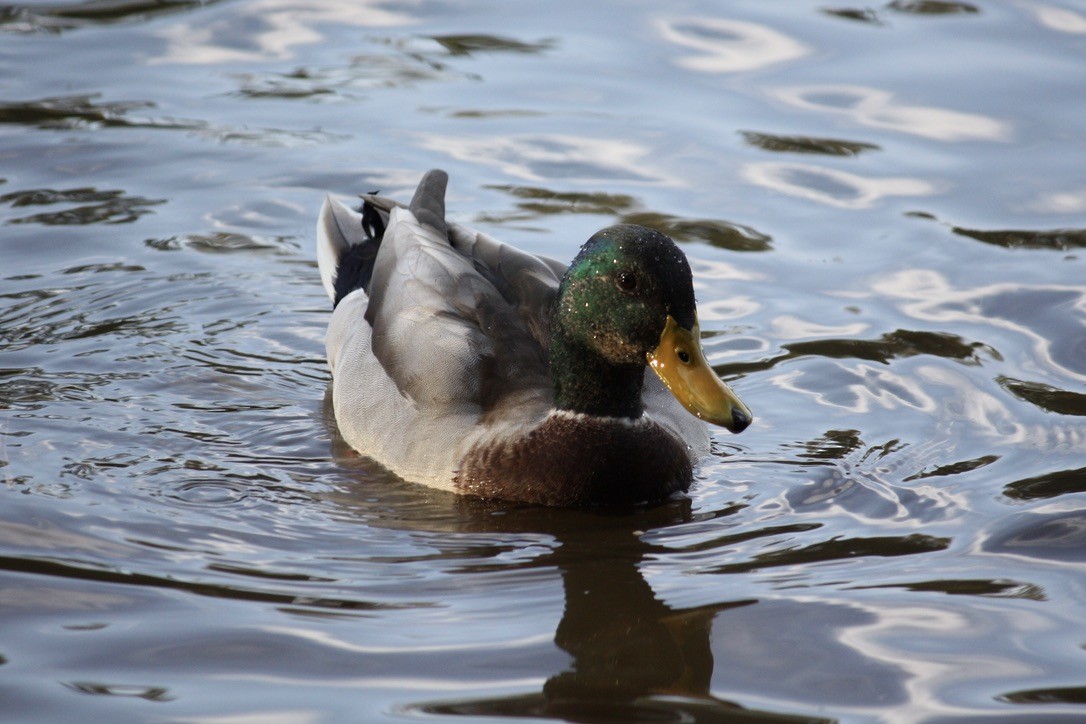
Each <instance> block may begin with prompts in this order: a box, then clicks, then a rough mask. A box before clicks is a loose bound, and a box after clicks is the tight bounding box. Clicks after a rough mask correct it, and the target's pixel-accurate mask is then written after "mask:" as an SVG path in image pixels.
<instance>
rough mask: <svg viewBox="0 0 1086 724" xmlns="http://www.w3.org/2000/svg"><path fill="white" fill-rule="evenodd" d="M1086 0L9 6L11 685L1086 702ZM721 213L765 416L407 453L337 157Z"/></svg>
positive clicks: (583, 207) (24, 700)
mask: <svg viewBox="0 0 1086 724" xmlns="http://www.w3.org/2000/svg"><path fill="white" fill-rule="evenodd" d="M1084 56H1086V8H1084V7H1083V6H1082V5H1081V4H1078V3H1073V2H1070V1H1069V0H1053V1H1052V2H1047V3H1026V2H1022V3H1010V2H1008V3H985V4H983V5H982V4H979V3H977V4H966V3H957V2H919V1H917V2H908V1H902V0H896V1H895V2H892V3H889V4H878V5H874V6H871V5H847V4H832V3H831V4H825V3H811V2H775V3H761V2H734V3H728V4H723V3H711V2H696V1H695V2H690V3H683V4H681V5H660V4H656V3H642V2H625V3H618V2H613V3H611V2H609V3H579V2H558V3H556V2H547V3H544V2H520V3H514V4H510V3H497V2H486V1H482V0H481V1H479V2H425V3H419V2H390V3H377V2H341V1H340V0H318V1H316V2H306V3H295V2H292V1H291V0H236V1H232V2H217V3H211V2H208V3H192V2H184V1H182V2H135V1H133V2H128V1H126V0H104V1H95V2H86V3H83V4H79V3H65V2H60V3H42V2H37V0H31V1H30V2H28V3H25V4H22V5H7V6H3V7H2V8H0V78H2V80H0V179H2V182H0V222H2V231H0V249H2V252H0V254H2V257H0V258H2V260H3V261H2V269H0V300H2V301H0V340H2V342H0V344H2V347H0V460H2V461H3V462H2V463H0V465H2V467H0V475H2V476H3V479H4V481H5V483H6V484H5V485H4V486H3V487H2V488H0V497H2V503H0V556H2V560H3V566H2V573H0V609H2V612H3V620H4V622H5V623H4V625H3V627H2V634H0V702H2V709H3V713H4V715H3V718H4V719H5V721H75V720H81V721H89V720H92V719H93V720H101V721H171V722H194V721H207V722H211V721H215V722H219V721H261V722H269V721H270V722H333V721H336V722H338V721H380V720H412V719H430V720H434V719H437V720H450V719H458V718H459V719H464V720H490V718H492V717H497V718H504V719H505V720H510V719H516V718H542V719H550V720H556V721H645V720H649V721H751V720H753V719H755V718H756V717H757V716H764V718H765V719H766V720H772V721H790V720H793V719H794V720H838V721H850V722H851V721H902V722H905V721H907V722H912V721H921V720H924V721H960V720H966V719H988V720H1000V721H1005V720H1021V721H1038V720H1044V721H1057V720H1060V719H1061V718H1062V719H1066V720H1072V719H1075V720H1078V719H1081V718H1082V717H1083V716H1086V709H1084V708H1083V704H1084V702H1086V652H1084V647H1086V635H1084V634H1083V632H1082V623H1081V622H1082V620H1083V618H1084V617H1086V576H1084V573H1086V454H1084V451H1086V422H1084V421H1083V417H1084V416H1086V389H1084V382H1086V329H1084V326H1086V282H1084V281H1083V279H1084V278H1086V276H1084V269H1083V259H1082V250H1083V247H1084V246H1086V176H1084V175H1083V173H1082V153H1083V148H1084V140H1086V120H1084V119H1086V92H1084V91H1086V87H1084V80H1083V79H1084V76H1083V73H1082V68H1083V61H1084V59H1086V58H1084ZM435 166H438V167H443V168H445V169H447V170H448V171H449V172H450V176H451V179H452V181H451V188H450V202H449V207H450V211H451V212H452V213H453V215H454V216H455V218H456V219H457V220H459V221H462V222H465V223H469V224H471V225H473V226H476V227H478V228H481V229H483V230H485V231H487V232H489V233H491V234H493V235H495V236H497V237H499V238H502V239H505V240H508V241H510V242H513V243H515V244H517V245H518V246H521V247H523V248H525V249H528V250H531V251H534V252H540V253H546V254H549V255H551V256H555V257H559V258H565V259H569V258H571V257H572V256H573V254H574V253H575V251H576V249H577V248H578V246H579V245H580V243H581V242H582V241H583V240H584V239H586V238H587V237H588V236H589V235H590V234H591V233H593V232H594V231H595V230H597V229H598V228H600V227H602V226H605V225H607V224H610V223H614V222H616V221H620V220H624V221H633V222H637V223H646V224H650V225H654V226H656V227H658V228H661V229H663V230H665V231H667V232H669V233H671V234H672V235H673V236H674V237H675V238H676V239H677V240H679V241H680V243H681V244H682V245H683V247H684V249H685V250H686V252H687V254H688V256H689V257H690V258H691V262H692V265H693V267H694V270H695V275H696V277H697V293H698V295H699V302H700V309H701V323H702V329H703V330H704V331H705V332H707V333H708V334H709V335H710V336H709V338H708V339H707V340H706V346H707V351H708V353H709V354H710V357H711V360H712V362H713V363H714V364H715V365H716V367H717V370H718V371H719V372H720V373H721V374H722V375H723V376H724V377H725V378H726V379H728V380H729V382H731V383H732V384H733V386H734V387H735V388H736V389H737V391H738V392H739V393H740V394H741V395H742V397H743V398H744V400H745V401H746V402H747V403H749V404H750V406H751V408H752V409H753V410H754V413H755V417H756V422H755V425H754V426H753V427H752V428H751V429H750V430H748V431H747V432H745V433H744V434H743V435H741V436H738V437H733V436H729V435H728V434H727V433H726V432H724V431H719V432H718V433H717V434H716V435H715V440H714V455H713V456H712V457H711V458H710V459H709V460H707V461H705V463H704V464H703V465H702V467H701V469H700V472H699V475H698V479H697V482H696V484H695V486H694V488H693V489H692V491H691V494H690V496H689V498H688V499H686V500H683V501H676V502H673V503H670V504H667V505H663V506H658V507H655V508H651V509H648V510H636V511H619V512H612V513H590V512H577V511H560V510H541V509H537V508H530V507H517V506H505V505H500V504H485V503H480V502H478V501H471V500H457V499H455V498H454V497H452V496H449V495H446V494H441V493H436V492H433V491H429V490H427V489H424V488H420V487H418V486H415V485H412V484H408V483H403V482H400V481H397V480H395V479H393V478H391V477H390V476H389V475H388V474H387V473H385V472H384V471H382V470H381V469H380V467H378V466H376V465H375V464H373V463H371V462H369V461H367V460H365V459H362V458H359V457H358V456H356V455H355V454H353V453H352V452H351V451H350V450H349V449H347V448H346V447H345V446H344V444H343V443H342V441H341V440H340V439H339V438H338V437H337V434H336V430H335V425H334V422H332V421H331V420H330V417H329V414H328V411H327V409H326V401H325V394H326V390H327V384H328V373H327V370H326V366H325V363H324V360H323V354H324V353H323V343H322V340H323V333H324V326H325V324H326V323H327V319H328V314H329V310H328V306H329V305H328V302H327V298H326V297H325V296H324V293H323V290H322V289H321V285H320V282H319V277H318V273H317V270H316V265H315V262H314V251H313V240H314V232H313V225H314V221H315V217H316V213H317V210H318V208H319V206H320V203H321V200H322V199H323V197H324V195H325V194H326V193H328V192H331V193H335V194H337V195H339V196H341V197H347V196H350V195H352V194H354V193H356V192H359V191H368V190H372V189H381V190H382V191H383V192H385V193H387V194H389V195H394V196H400V197H403V196H405V195H406V194H408V193H409V192H410V189H411V188H412V187H413V185H414V183H415V181H416V180H417V178H418V176H419V175H420V174H421V172H422V171H423V170H425V169H427V168H430V167H435Z"/></svg>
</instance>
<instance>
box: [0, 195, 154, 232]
mask: <svg viewBox="0 0 1086 724" xmlns="http://www.w3.org/2000/svg"><path fill="white" fill-rule="evenodd" d="M0 203H7V204H11V206H12V207H16V208H18V207H23V206H50V205H53V204H83V205H81V206H76V207H74V208H68V209H63V210H60V211H51V212H44V213H39V214H31V215H30V216H22V217H17V218H12V219H7V221H6V222H5V223H8V224H44V225H46V226H72V225H84V224H129V223H132V222H133V221H136V220H137V219H139V218H140V217H141V216H143V215H144V214H149V213H151V211H152V209H151V207H152V206H158V205H159V204H164V203H166V199H147V198H143V197H141V196H129V195H128V194H126V192H124V191H120V190H112V191H100V190H98V189H96V188H93V187H84V188H74V189H64V190H59V191H58V190H56V189H29V190H26V191H16V192H13V193H9V194H4V195H3V196H0Z"/></svg>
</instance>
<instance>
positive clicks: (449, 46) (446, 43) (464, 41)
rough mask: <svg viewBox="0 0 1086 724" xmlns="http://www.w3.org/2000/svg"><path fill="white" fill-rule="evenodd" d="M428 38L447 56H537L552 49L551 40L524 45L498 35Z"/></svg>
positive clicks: (432, 36)
mask: <svg viewBox="0 0 1086 724" xmlns="http://www.w3.org/2000/svg"><path fill="white" fill-rule="evenodd" d="M430 38H431V39H432V40H434V41H436V42H437V43H439V44H440V45H441V46H442V47H443V48H445V49H446V50H448V51H449V55H469V56H470V55H475V54H477V53H526V54H537V53H542V52H544V51H547V50H550V49H552V48H554V46H555V44H556V41H555V40H553V39H547V40H541V41H538V42H534V43H526V42H524V41H521V40H516V39H514V38H507V37H502V36H499V35H486V34H467V35H431V36H430Z"/></svg>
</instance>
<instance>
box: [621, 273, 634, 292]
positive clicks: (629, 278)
mask: <svg viewBox="0 0 1086 724" xmlns="http://www.w3.org/2000/svg"><path fill="white" fill-rule="evenodd" d="M618 286H619V287H620V288H621V289H622V290H623V291H626V292H632V291H633V290H634V289H637V275H636V274H634V273H633V272H631V271H623V272H619V273H618Z"/></svg>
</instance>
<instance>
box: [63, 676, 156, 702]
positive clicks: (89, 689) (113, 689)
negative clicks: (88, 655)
mask: <svg viewBox="0 0 1086 724" xmlns="http://www.w3.org/2000/svg"><path fill="white" fill-rule="evenodd" d="M60 683H61V684H62V685H63V686H65V687H67V688H68V689H71V690H72V691H74V692H76V693H79V694H91V695H93V696H119V697H122V698H131V699H144V700H145V701H154V702H168V701H174V700H175V699H176V698H177V697H176V696H174V695H172V694H170V690H169V689H168V688H166V687H164V686H144V685H140V684H106V683H101V682H90V681H62V682H60Z"/></svg>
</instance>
